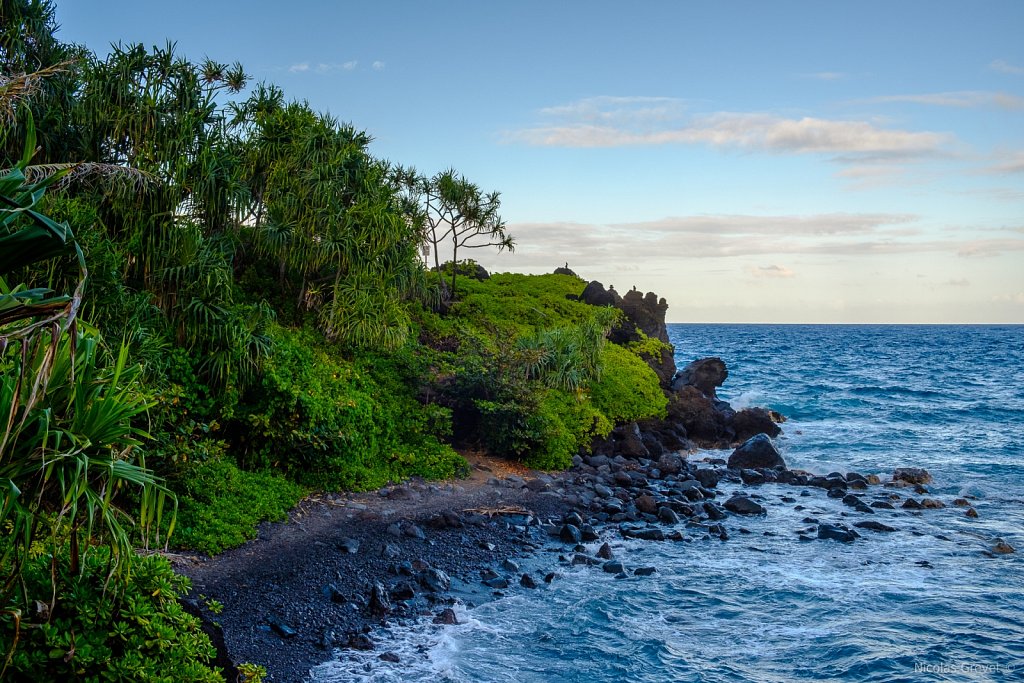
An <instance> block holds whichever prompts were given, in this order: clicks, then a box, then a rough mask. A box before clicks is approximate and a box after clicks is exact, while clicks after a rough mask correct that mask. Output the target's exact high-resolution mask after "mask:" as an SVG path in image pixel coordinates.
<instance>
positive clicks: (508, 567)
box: [501, 559, 519, 572]
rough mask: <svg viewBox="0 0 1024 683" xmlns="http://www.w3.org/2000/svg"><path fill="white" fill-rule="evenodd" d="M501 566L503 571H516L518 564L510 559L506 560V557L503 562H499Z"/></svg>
mask: <svg viewBox="0 0 1024 683" xmlns="http://www.w3.org/2000/svg"><path fill="white" fill-rule="evenodd" d="M501 568H502V569H504V570H505V571H509V572H517V571H519V565H518V564H516V563H515V562H513V561H512V560H508V559H506V560H505V561H504V562H502V563H501Z"/></svg>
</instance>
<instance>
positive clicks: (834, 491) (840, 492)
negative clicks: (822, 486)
mask: <svg viewBox="0 0 1024 683" xmlns="http://www.w3.org/2000/svg"><path fill="white" fill-rule="evenodd" d="M825 495H826V496H828V497H829V498H845V497H846V484H845V483H844V484H843V487H842V488H839V487H835V488H831V489H829V490H828V493H826V494H825Z"/></svg>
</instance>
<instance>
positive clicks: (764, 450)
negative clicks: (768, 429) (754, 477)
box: [728, 434, 786, 469]
mask: <svg viewBox="0 0 1024 683" xmlns="http://www.w3.org/2000/svg"><path fill="white" fill-rule="evenodd" d="M728 465H729V467H731V468H733V469H753V468H757V469H773V468H779V469H786V461H785V460H783V459H782V455H781V454H780V453H779V451H778V450H777V449H776V448H775V444H773V443H772V440H771V438H770V437H769V436H768V435H767V434H757V435H755V436H752V437H750V438H749V439H747V440H746V441H745V442H744V443H743V444H742V445H741V446H739V448H737V449H736V450H735V451H733V452H732V455H730V456H729V461H728Z"/></svg>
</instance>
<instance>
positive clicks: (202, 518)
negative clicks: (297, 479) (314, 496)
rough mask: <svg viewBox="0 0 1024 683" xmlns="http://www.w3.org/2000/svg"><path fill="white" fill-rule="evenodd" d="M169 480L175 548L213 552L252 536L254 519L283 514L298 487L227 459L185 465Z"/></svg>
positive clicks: (271, 518) (272, 518) (295, 499)
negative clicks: (174, 492)
mask: <svg viewBox="0 0 1024 683" xmlns="http://www.w3.org/2000/svg"><path fill="white" fill-rule="evenodd" d="M174 483H175V487H176V488H178V489H179V490H180V491H181V493H182V494H184V495H181V496H179V500H180V508H179V509H178V522H177V529H176V530H175V532H174V535H173V536H171V543H173V544H174V546H175V547H178V548H188V549H191V550H198V551H201V552H204V553H208V554H210V555H214V554H216V553H219V552H221V551H224V550H227V549H228V548H234V547H236V546H239V545H242V544H243V543H245V542H246V541H248V540H249V539H251V538H255V537H256V525H257V524H259V523H260V522H263V521H267V520H269V521H278V520H282V519H284V518H285V517H286V516H287V513H288V510H290V509H291V508H292V507H294V506H295V504H296V503H297V502H299V499H300V498H302V496H303V494H304V489H303V488H302V487H301V486H299V485H298V484H295V483H293V482H290V481H288V480H287V479H285V478H284V477H283V476H281V475H275V474H270V473H266V472H245V471H243V470H240V469H238V468H237V467H235V465H234V464H232V463H231V462H229V461H227V460H210V461H208V462H203V463H197V464H195V465H193V466H191V467H188V468H186V469H185V470H184V472H183V473H182V475H181V477H180V479H178V480H177V481H176V482H174Z"/></svg>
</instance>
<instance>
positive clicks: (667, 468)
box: [658, 453, 683, 475]
mask: <svg viewBox="0 0 1024 683" xmlns="http://www.w3.org/2000/svg"><path fill="white" fill-rule="evenodd" d="M658 469H659V470H661V473H662V475H671V474H679V473H680V472H681V471H682V470H683V459H682V458H680V457H679V456H678V455H675V454H674V453H666V454H665V455H663V456H661V457H660V458H658Z"/></svg>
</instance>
